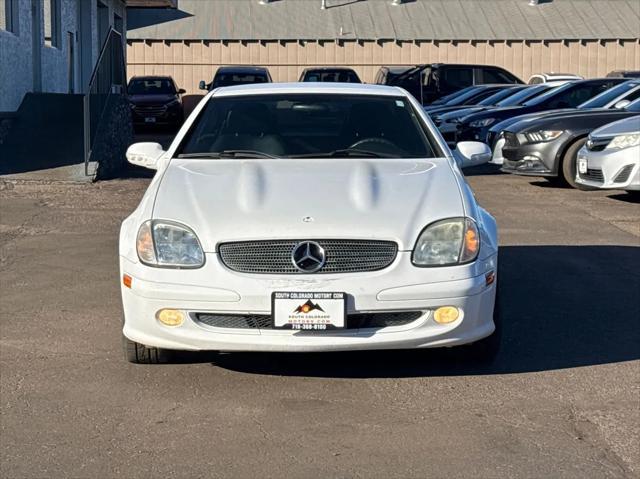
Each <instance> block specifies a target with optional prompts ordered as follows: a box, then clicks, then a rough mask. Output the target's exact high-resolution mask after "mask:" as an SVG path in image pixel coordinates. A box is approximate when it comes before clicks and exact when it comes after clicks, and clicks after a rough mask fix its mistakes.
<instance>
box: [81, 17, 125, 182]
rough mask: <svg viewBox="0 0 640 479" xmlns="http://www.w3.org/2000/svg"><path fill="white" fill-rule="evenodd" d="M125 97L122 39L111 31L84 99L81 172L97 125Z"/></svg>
mask: <svg viewBox="0 0 640 479" xmlns="http://www.w3.org/2000/svg"><path fill="white" fill-rule="evenodd" d="M126 95H127V70H126V65H125V57H124V46H123V40H122V35H121V34H120V33H118V32H117V31H116V30H114V29H113V28H111V29H110V30H109V32H108V34H107V37H106V39H105V41H104V43H103V44H102V48H101V49H100V55H99V56H98V61H97V62H96V66H95V68H94V69H93V73H92V74H91V79H90V80H89V87H88V88H87V92H86V94H85V96H84V168H85V174H86V175H87V176H91V175H92V173H90V172H89V164H90V161H91V152H92V150H93V146H94V144H95V140H96V133H97V132H98V129H99V126H100V123H101V122H102V119H103V118H104V116H105V113H106V112H107V111H108V110H109V106H110V105H112V104H114V103H115V102H114V100H115V99H117V98H118V97H122V96H126Z"/></svg>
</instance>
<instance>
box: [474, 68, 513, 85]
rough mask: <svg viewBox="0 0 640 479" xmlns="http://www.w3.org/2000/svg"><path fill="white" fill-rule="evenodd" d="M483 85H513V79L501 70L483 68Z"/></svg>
mask: <svg viewBox="0 0 640 479" xmlns="http://www.w3.org/2000/svg"><path fill="white" fill-rule="evenodd" d="M481 71H482V83H513V78H511V77H510V76H509V75H507V74H505V73H504V72H502V71H500V70H496V69H493V68H483V69H481Z"/></svg>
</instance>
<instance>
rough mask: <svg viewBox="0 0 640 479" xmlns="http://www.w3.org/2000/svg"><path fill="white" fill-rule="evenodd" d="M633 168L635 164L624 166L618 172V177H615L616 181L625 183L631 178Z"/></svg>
mask: <svg viewBox="0 0 640 479" xmlns="http://www.w3.org/2000/svg"><path fill="white" fill-rule="evenodd" d="M631 170H633V165H627V166H624V167H622V169H621V170H620V171H619V172H618V174H617V175H616V177H615V178H614V179H613V182H614V183H624V182H625V181H627V180H628V179H629V175H630V174H631Z"/></svg>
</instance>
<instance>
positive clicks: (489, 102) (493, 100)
mask: <svg viewBox="0 0 640 479" xmlns="http://www.w3.org/2000/svg"><path fill="white" fill-rule="evenodd" d="M521 89H522V88H518V87H514V88H505V89H504V90H500V91H498V92H497V93H494V94H493V95H490V96H488V97H487V98H485V99H484V100H482V101H479V102H478V105H482V106H493V105H497V104H498V102H499V101H500V100H503V99H505V98H507V97H510V96H512V95H513V94H514V93H515V92H517V91H520V90H521Z"/></svg>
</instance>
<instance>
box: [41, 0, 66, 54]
mask: <svg viewBox="0 0 640 479" xmlns="http://www.w3.org/2000/svg"><path fill="white" fill-rule="evenodd" d="M61 16H62V11H61V5H60V0H44V44H45V45H47V46H50V47H55V48H60V44H61V43H62V41H61V38H60V31H61Z"/></svg>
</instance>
